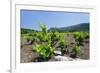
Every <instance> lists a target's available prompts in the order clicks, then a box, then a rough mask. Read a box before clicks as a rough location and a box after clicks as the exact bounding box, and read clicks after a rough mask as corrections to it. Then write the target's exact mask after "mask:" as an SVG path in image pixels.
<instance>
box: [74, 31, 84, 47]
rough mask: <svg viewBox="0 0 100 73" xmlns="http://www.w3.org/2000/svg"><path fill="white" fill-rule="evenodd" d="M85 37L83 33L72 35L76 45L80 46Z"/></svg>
mask: <svg viewBox="0 0 100 73" xmlns="http://www.w3.org/2000/svg"><path fill="white" fill-rule="evenodd" d="M85 36H86V35H85V34H84V32H75V33H74V38H75V40H76V42H77V44H78V45H81V44H82V42H83V41H84V39H85Z"/></svg>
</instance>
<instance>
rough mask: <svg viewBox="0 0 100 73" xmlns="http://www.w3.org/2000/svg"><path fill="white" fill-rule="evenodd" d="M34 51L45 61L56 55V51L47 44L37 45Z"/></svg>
mask: <svg viewBox="0 0 100 73" xmlns="http://www.w3.org/2000/svg"><path fill="white" fill-rule="evenodd" d="M33 50H35V51H36V52H37V53H38V54H39V55H40V56H41V57H42V58H44V59H48V58H51V57H52V55H53V53H54V49H53V48H52V47H51V46H50V45H47V44H41V45H36V47H35V48H33Z"/></svg>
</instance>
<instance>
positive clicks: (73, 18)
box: [20, 10, 90, 30]
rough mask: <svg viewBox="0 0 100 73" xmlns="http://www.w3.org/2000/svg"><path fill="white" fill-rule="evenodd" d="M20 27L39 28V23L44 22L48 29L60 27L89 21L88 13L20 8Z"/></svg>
mask: <svg viewBox="0 0 100 73" xmlns="http://www.w3.org/2000/svg"><path fill="white" fill-rule="evenodd" d="M20 15H21V16H20V19H21V20H20V21H21V22H20V24H21V28H25V29H34V30H40V27H39V23H43V24H46V26H47V27H48V29H50V28H54V27H56V28H61V27H69V26H73V25H77V24H80V23H89V20H90V19H89V13H83V12H61V11H59V12H58V11H40V10H21V11H20Z"/></svg>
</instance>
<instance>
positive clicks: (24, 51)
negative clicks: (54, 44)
mask: <svg viewBox="0 0 100 73" xmlns="http://www.w3.org/2000/svg"><path fill="white" fill-rule="evenodd" d="M65 39H67V41H68V43H69V44H71V43H73V42H75V40H74V39H73V37H71V36H70V35H69V36H67V37H66V38H65ZM20 54H21V57H20V59H21V63H27V62H34V61H35V60H36V58H37V57H38V54H37V53H36V52H34V51H33V50H32V45H23V46H21V53H20ZM57 59H58V61H60V60H61V59H63V60H66V61H67V60H69V61H70V60H74V59H72V58H70V57H68V56H67V55H65V56H64V57H63V56H55V57H54V58H52V59H50V60H49V61H57ZM81 59H84V60H87V59H89V39H88V40H86V41H85V42H84V43H83V46H81V55H80V56H79V59H77V60H81Z"/></svg>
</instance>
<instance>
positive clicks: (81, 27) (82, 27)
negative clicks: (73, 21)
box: [48, 23, 89, 32]
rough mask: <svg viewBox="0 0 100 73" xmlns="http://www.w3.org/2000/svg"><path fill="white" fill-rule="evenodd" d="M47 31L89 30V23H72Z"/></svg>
mask: <svg viewBox="0 0 100 73" xmlns="http://www.w3.org/2000/svg"><path fill="white" fill-rule="evenodd" d="M48 31H59V32H65V31H89V23H80V24H77V25H72V26H68V27H60V28H50V29H49V30H48Z"/></svg>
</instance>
